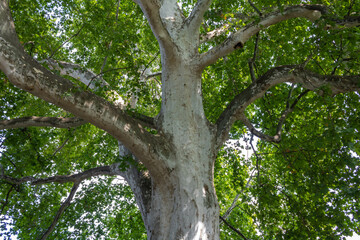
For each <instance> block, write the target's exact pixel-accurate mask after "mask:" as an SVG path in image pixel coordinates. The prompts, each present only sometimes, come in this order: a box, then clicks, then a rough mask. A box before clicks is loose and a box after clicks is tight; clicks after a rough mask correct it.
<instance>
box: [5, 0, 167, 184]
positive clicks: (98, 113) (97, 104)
mask: <svg viewBox="0 0 360 240" xmlns="http://www.w3.org/2000/svg"><path fill="white" fill-rule="evenodd" d="M6 2H7V1H4V0H3V1H1V5H0V7H1V8H0V15H1V16H3V14H5V15H7V17H6V18H4V20H6V22H0V30H1V32H0V36H1V37H0V70H2V71H3V72H4V73H5V75H6V76H7V77H8V79H9V80H10V82H11V83H13V84H14V85H16V86H18V87H19V88H21V89H23V90H25V91H28V92H30V93H31V94H33V95H35V96H38V97H40V98H42V99H44V100H46V101H48V102H51V103H53V104H55V105H57V106H59V107H60V108H63V109H64V110H66V111H68V112H71V113H73V114H74V115H75V116H77V117H79V118H81V119H83V120H84V121H87V122H90V123H92V124H94V125H95V126H97V127H99V128H101V129H103V130H105V131H107V132H108V133H110V134H111V135H112V136H114V137H115V138H116V139H117V140H119V141H121V142H122V143H123V144H124V145H125V146H126V147H128V148H129V150H130V151H131V152H132V153H133V154H134V155H135V156H136V157H138V158H139V159H142V162H143V163H144V165H145V166H146V167H147V168H148V169H149V171H150V172H152V176H153V177H155V178H156V177H159V178H161V179H163V178H164V177H165V176H164V172H167V171H166V166H165V163H164V162H159V156H158V154H161V152H162V151H163V149H164V147H165V146H166V145H167V143H165V142H163V143H160V142H161V140H160V139H161V138H160V137H159V136H155V135H151V134H150V133H148V132H147V131H146V130H145V129H143V127H142V126H141V124H140V122H138V121H137V120H135V119H134V118H132V117H130V116H129V115H128V114H126V113H125V112H124V111H122V110H121V109H119V107H117V106H115V105H113V104H111V103H109V102H108V101H106V100H105V99H103V98H101V97H99V96H97V95H95V94H93V93H91V92H88V91H84V90H82V89H81V88H79V87H76V86H75V85H74V84H73V83H72V82H71V81H69V80H67V79H65V78H62V77H60V76H57V75H55V74H53V73H52V72H50V71H48V70H47V69H46V68H44V67H43V66H41V65H40V64H39V63H38V62H36V61H35V60H34V59H33V58H31V57H30V56H29V55H28V54H26V53H25V51H24V50H23V48H21V47H17V45H16V44H15V43H13V42H11V41H10V40H14V39H15V40H14V41H17V42H18V39H17V36H8V35H9V34H15V31H13V32H11V31H7V30H6V29H4V25H6V23H7V22H8V21H11V18H10V15H9V14H10V13H9V11H8V9H7V6H6V5H7V3H6ZM11 23H12V22H11ZM6 26H9V25H6ZM10 26H11V24H10ZM12 27H13V23H12ZM14 44H15V45H14ZM155 149H156V150H155Z"/></svg>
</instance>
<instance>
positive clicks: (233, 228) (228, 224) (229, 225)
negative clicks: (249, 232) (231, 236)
mask: <svg viewBox="0 0 360 240" xmlns="http://www.w3.org/2000/svg"><path fill="white" fill-rule="evenodd" d="M220 219H221V220H222V221H223V222H224V223H225V224H226V225H227V226H228V227H229V228H230V229H231V230H233V231H234V232H236V233H237V234H238V235H239V236H241V237H242V238H243V239H244V240H247V238H246V237H245V236H244V234H242V233H241V232H240V231H239V230H237V229H236V228H235V227H233V226H232V225H231V224H230V223H229V222H228V221H226V220H225V219H224V218H223V217H222V216H220Z"/></svg>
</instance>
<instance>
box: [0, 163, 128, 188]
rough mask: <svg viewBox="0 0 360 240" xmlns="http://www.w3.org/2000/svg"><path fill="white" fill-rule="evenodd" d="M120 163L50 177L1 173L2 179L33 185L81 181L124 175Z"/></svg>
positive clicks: (17, 183)
mask: <svg viewBox="0 0 360 240" xmlns="http://www.w3.org/2000/svg"><path fill="white" fill-rule="evenodd" d="M119 166H120V163H113V164H111V165H109V166H102V167H96V168H92V169H89V170H86V171H84V172H81V173H77V174H73V175H57V176H52V177H48V178H35V177H32V176H27V177H23V178H13V177H11V176H8V175H4V174H1V175H0V179H3V180H5V181H7V182H9V183H12V184H16V185H19V184H22V183H25V182H29V183H30V184H31V185H42V184H47V183H68V182H73V183H79V182H81V181H83V180H85V179H89V178H91V177H96V176H103V175H106V176H123V172H122V171H121V170H120V169H119Z"/></svg>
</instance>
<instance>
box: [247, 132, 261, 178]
mask: <svg viewBox="0 0 360 240" xmlns="http://www.w3.org/2000/svg"><path fill="white" fill-rule="evenodd" d="M253 139H254V135H253V134H251V138H250V146H251V148H252V150H253V152H254V155H255V157H256V170H257V181H258V184H259V182H260V164H261V157H260V156H259V155H258V154H257V152H256V150H255V148H254V145H253V143H252V141H253Z"/></svg>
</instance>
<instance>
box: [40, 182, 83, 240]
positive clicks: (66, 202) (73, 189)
mask: <svg viewBox="0 0 360 240" xmlns="http://www.w3.org/2000/svg"><path fill="white" fill-rule="evenodd" d="M79 185H80V183H74V185H73V187H72V189H71V191H70V194H69V196H68V197H67V199H66V200H65V202H63V204H61V206H60V208H59V210H58V211H57V213H56V215H55V217H54V220H53V222H52V223H51V225H50V226H49V228H48V229H47V230H46V231H45V233H44V234H43V235H42V237H41V240H44V239H46V238H47V237H48V236H49V235H50V234H51V232H52V231H53V230H54V228H55V226H56V224H57V222H58V221H59V220H60V217H61V214H63V212H64V211H65V210H66V208H67V207H68V206H69V205H70V203H71V200H72V199H73V198H74V196H75V193H76V191H77V189H78V188H79Z"/></svg>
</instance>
